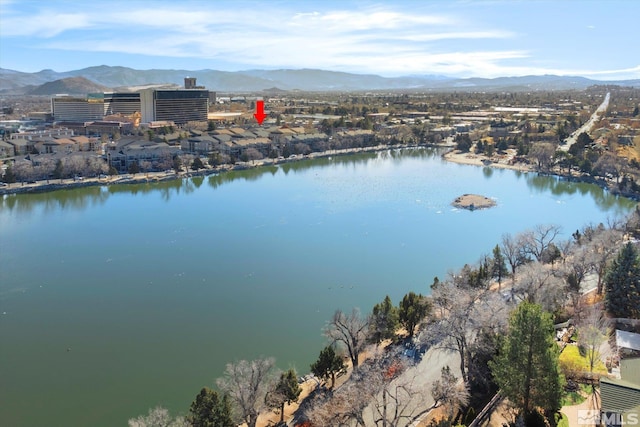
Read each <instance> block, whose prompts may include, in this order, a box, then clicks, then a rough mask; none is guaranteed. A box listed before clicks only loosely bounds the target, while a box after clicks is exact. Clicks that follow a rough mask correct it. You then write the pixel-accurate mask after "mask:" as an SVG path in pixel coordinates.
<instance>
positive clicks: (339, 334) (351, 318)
mask: <svg viewBox="0 0 640 427" xmlns="http://www.w3.org/2000/svg"><path fill="white" fill-rule="evenodd" d="M369 323H370V322H369V317H362V315H361V314H360V310H358V309H357V308H354V309H353V310H352V311H351V314H350V315H348V316H347V315H346V314H344V313H343V312H342V310H336V312H335V313H334V314H333V318H332V319H331V321H329V323H328V324H327V326H326V327H325V329H324V334H325V336H326V337H327V338H329V339H330V340H332V341H333V342H337V343H340V344H341V345H343V346H344V347H345V348H346V350H347V353H348V354H349V358H350V359H351V363H352V364H353V368H354V369H356V368H357V367H358V362H359V357H360V353H361V352H362V351H363V350H364V349H365V347H366V345H367V338H368V334H369Z"/></svg>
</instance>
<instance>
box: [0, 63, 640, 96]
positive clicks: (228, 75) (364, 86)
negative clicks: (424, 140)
mask: <svg viewBox="0 0 640 427" xmlns="http://www.w3.org/2000/svg"><path fill="white" fill-rule="evenodd" d="M185 77H196V78H197V83H198V85H201V86H205V87H206V88H207V89H209V90H213V91H217V92H258V91H264V90H267V89H274V88H277V89H279V90H286V91H293V90H300V91H373V90H375V91H380V90H416V91H428V90H432V91H451V90H456V91H531V90H567V89H576V90H580V89H584V88H587V87H589V86H592V85H598V84H608V85H622V86H636V87H640V79H636V80H620V81H599V80H592V79H588V78H585V77H577V76H555V75H543V76H522V77H499V78H494V79H486V78H465V79H461V78H451V77H445V76H436V75H416V76H404V77H382V76H378V75H372V74H352V73H343V72H337V71H327V70H314V69H300V70H248V71H235V72H229V71H217V70H197V71H192V70H162V69H152V70H136V69H133V68H127V67H119V66H107V65H101V66H96V67H89V68H83V69H80V70H73V71H66V72H56V71H53V70H42V71H38V72H36V73H25V72H21V71H14V70H8V69H4V68H0V94H15V95H53V94H56V93H70V94H86V93H90V92H102V91H108V90H135V89H136V87H140V86H147V85H179V86H182V85H183V84H184V78H185ZM78 78H82V79H83V80H78ZM69 79H72V80H69ZM52 82H55V83H52Z"/></svg>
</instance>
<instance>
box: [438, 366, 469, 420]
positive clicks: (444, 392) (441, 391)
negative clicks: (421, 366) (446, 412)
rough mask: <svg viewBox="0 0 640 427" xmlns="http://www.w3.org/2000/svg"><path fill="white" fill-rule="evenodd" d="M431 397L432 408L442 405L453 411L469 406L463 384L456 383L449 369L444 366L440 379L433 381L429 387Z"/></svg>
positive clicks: (467, 392) (456, 380)
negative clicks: (456, 408)
mask: <svg viewBox="0 0 640 427" xmlns="http://www.w3.org/2000/svg"><path fill="white" fill-rule="evenodd" d="M431 397H433V407H434V408H437V407H439V406H442V405H447V406H449V409H450V410H451V409H453V408H454V407H456V406H466V405H467V404H469V397H470V396H469V390H468V388H467V387H466V386H465V384H464V383H463V382H460V381H458V378H456V376H455V375H453V374H452V373H451V368H449V367H448V366H445V367H443V368H442V370H441V373H440V379H438V380H435V381H434V382H433V384H432V385H431Z"/></svg>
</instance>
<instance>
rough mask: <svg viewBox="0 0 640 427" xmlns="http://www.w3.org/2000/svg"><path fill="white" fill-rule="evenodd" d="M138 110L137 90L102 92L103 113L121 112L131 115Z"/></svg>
mask: <svg viewBox="0 0 640 427" xmlns="http://www.w3.org/2000/svg"><path fill="white" fill-rule="evenodd" d="M136 112H140V94H139V93H137V92H106V93H105V94H104V115H105V116H109V115H111V114H123V115H125V116H131V115H132V114H134V113H136Z"/></svg>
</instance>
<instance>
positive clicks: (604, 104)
mask: <svg viewBox="0 0 640 427" xmlns="http://www.w3.org/2000/svg"><path fill="white" fill-rule="evenodd" d="M610 95H611V94H610V93H609V92H607V95H606V96H605V97H604V101H602V104H600V106H599V107H598V109H597V110H596V111H594V112H593V114H592V115H591V118H590V119H589V120H587V122H586V123H585V124H583V125H582V126H580V128H579V129H578V130H576V131H575V132H573V133H572V134H571V135H569V137H568V138H567V139H566V140H565V141H566V143H565V144H564V145H561V146H560V150H562V151H569V147H571V146H572V145H573V144H574V143H575V142H576V140H577V139H578V135H580V134H581V133H582V132H587V133H589V132H591V129H593V127H594V126H595V124H596V122H597V121H598V120H599V119H600V115H601V114H602V113H604V112H605V111H607V108H609V97H610Z"/></svg>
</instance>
